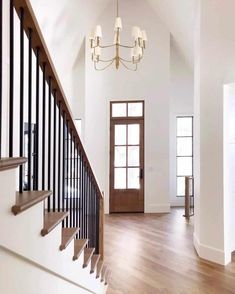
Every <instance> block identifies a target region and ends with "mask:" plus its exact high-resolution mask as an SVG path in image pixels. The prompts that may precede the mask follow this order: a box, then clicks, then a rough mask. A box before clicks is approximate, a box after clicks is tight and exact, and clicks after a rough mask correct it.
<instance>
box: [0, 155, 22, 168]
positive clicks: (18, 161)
mask: <svg viewBox="0 0 235 294" xmlns="http://www.w3.org/2000/svg"><path fill="white" fill-rule="evenodd" d="M26 162H27V158H25V157H6V158H1V159H0V171H4V170H9V169H13V168H17V167H18V166H20V165H22V164H24V163H26Z"/></svg>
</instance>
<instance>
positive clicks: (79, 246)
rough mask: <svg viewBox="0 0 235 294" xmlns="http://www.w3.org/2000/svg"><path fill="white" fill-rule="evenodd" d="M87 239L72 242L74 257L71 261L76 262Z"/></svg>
mask: <svg viewBox="0 0 235 294" xmlns="http://www.w3.org/2000/svg"><path fill="white" fill-rule="evenodd" d="M87 242H88V239H78V240H75V241H74V256H73V260H74V261H75V260H77V259H78V258H79V256H80V255H81V253H82V251H83V250H84V248H85V247H86V245H87Z"/></svg>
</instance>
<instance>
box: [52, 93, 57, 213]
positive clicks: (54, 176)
mask: <svg viewBox="0 0 235 294" xmlns="http://www.w3.org/2000/svg"><path fill="white" fill-rule="evenodd" d="M56 94H57V93H56V90H54V93H53V96H54V114H53V118H54V125H53V128H54V131H53V138H54V140H53V198H52V203H53V206H52V209H53V212H55V210H56V190H57V189H56V137H57V136H56V132H57V129H56V127H57V126H56V116H57V111H56V107H57V101H56V98H57V97H56V96H57V95H56Z"/></svg>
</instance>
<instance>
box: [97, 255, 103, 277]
mask: <svg viewBox="0 0 235 294" xmlns="http://www.w3.org/2000/svg"><path fill="white" fill-rule="evenodd" d="M103 266H104V261H103V260H99V262H98V264H97V270H96V279H98V278H99V277H100V274H101V271H102V268H103Z"/></svg>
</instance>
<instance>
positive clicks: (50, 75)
mask: <svg viewBox="0 0 235 294" xmlns="http://www.w3.org/2000/svg"><path fill="white" fill-rule="evenodd" d="M13 5H14V8H15V10H16V12H17V14H18V15H19V16H20V10H21V8H23V9H24V29H25V33H26V34H27V35H28V31H29V28H30V29H32V31H33V32H34V34H32V48H33V50H34V52H35V53H36V50H38V49H39V50H40V67H41V69H43V66H44V64H45V65H46V80H47V81H48V82H49V79H51V81H52V90H53V91H54V90H55V91H56V93H57V95H56V99H57V102H58V103H59V102H61V105H62V112H65V114H66V118H67V121H68V123H69V128H70V129H71V130H72V132H73V135H74V136H75V143H76V144H78V146H79V149H80V151H81V153H82V156H83V158H84V162H85V163H86V166H87V167H88V169H89V173H90V174H91V176H92V179H93V181H94V184H95V186H96V189H97V192H98V196H99V198H100V199H103V195H102V193H101V190H100V188H99V185H98V183H97V180H96V177H95V175H94V173H93V170H92V168H91V165H90V162H89V160H88V157H87V155H86V152H85V149H84V147H83V144H82V142H81V140H80V137H79V135H78V132H77V129H76V126H75V124H74V120H73V118H72V114H71V113H72V112H71V109H70V107H69V104H68V102H67V101H68V100H67V99H66V96H65V93H64V91H63V88H62V85H61V83H60V80H59V77H58V75H57V73H56V69H55V66H54V64H53V62H52V59H51V56H50V53H49V51H48V48H47V46H46V43H45V40H44V38H43V35H42V32H41V29H40V27H39V24H38V22H37V19H36V16H35V14H34V11H33V8H32V6H31V4H30V1H29V0H13Z"/></svg>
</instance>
